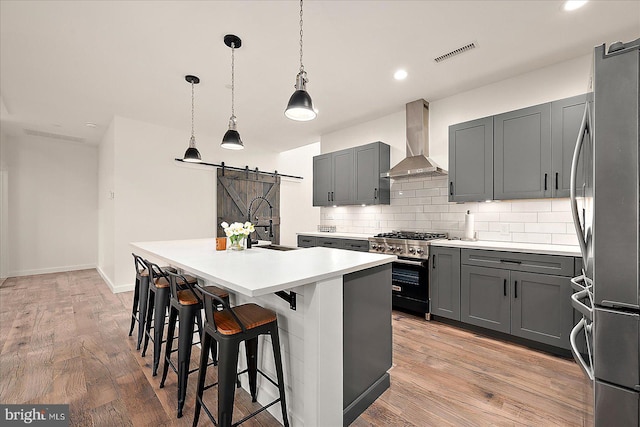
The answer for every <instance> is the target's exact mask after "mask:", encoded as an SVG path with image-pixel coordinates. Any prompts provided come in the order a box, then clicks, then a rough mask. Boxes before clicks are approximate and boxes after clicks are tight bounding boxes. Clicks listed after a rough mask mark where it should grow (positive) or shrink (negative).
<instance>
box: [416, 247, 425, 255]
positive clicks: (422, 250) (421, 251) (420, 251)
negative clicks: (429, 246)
mask: <svg viewBox="0 0 640 427" xmlns="http://www.w3.org/2000/svg"><path fill="white" fill-rule="evenodd" d="M416 253H417V254H418V255H424V249H422V248H418V249H416Z"/></svg>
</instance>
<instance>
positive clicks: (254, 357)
mask: <svg viewBox="0 0 640 427" xmlns="http://www.w3.org/2000/svg"><path fill="white" fill-rule="evenodd" d="M244 350H245V355H246V356H247V374H248V375H249V390H250V391H251V401H252V402H255V401H256V400H257V396H258V390H257V387H256V384H257V377H258V337H255V338H252V339H249V340H246V341H245V342H244Z"/></svg>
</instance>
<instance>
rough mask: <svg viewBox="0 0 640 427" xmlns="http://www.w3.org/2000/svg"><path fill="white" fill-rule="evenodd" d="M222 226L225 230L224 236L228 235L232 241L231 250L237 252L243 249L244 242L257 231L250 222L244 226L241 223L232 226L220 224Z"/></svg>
mask: <svg viewBox="0 0 640 427" xmlns="http://www.w3.org/2000/svg"><path fill="white" fill-rule="evenodd" d="M220 226H221V227H222V229H223V230H224V234H226V235H227V237H228V238H229V240H230V241H231V249H236V250H237V249H241V248H242V245H241V242H242V240H243V239H246V238H247V237H248V236H249V234H251V233H253V232H254V231H255V228H254V227H253V224H251V223H250V222H249V221H247V222H245V223H244V224H243V223H241V222H234V223H232V224H231V225H229V224H228V223H226V222H223V223H222V224H220Z"/></svg>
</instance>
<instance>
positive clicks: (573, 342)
mask: <svg viewBox="0 0 640 427" xmlns="http://www.w3.org/2000/svg"><path fill="white" fill-rule="evenodd" d="M583 329H584V331H585V336H587V334H588V333H589V331H588V329H591V325H587V323H586V321H585V320H584V318H582V319H580V321H579V322H578V324H577V325H576V326H574V327H573V329H572V330H571V334H570V335H569V341H570V343H571V353H572V354H573V358H574V359H575V361H576V362H578V365H580V367H581V368H582V370H583V371H584V373H585V374H586V375H587V376H588V377H589V379H590V380H591V381H593V379H594V376H593V366H591V365H589V364H587V362H585V360H584V358H583V357H582V354H580V351H579V350H578V345H577V344H576V338H577V337H578V334H579V333H580V331H582V330H583ZM587 343H588V338H587ZM589 359H591V352H589Z"/></svg>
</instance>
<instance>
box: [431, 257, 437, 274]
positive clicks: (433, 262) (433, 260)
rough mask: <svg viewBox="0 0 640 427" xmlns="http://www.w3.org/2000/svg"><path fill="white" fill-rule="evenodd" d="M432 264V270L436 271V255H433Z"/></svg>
mask: <svg viewBox="0 0 640 427" xmlns="http://www.w3.org/2000/svg"><path fill="white" fill-rule="evenodd" d="M431 263H432V264H431V268H432V269H433V270H435V269H436V254H433V258H431Z"/></svg>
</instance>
